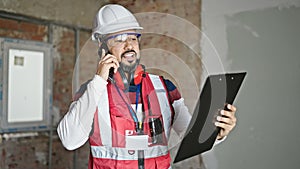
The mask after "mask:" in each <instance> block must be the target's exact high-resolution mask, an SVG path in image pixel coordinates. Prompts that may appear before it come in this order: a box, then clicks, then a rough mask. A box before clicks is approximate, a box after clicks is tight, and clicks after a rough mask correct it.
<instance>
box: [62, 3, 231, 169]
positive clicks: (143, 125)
mask: <svg viewBox="0 0 300 169" xmlns="http://www.w3.org/2000/svg"><path fill="white" fill-rule="evenodd" d="M141 29H142V27H140V25H139V23H138V22H137V21H136V19H135V17H134V16H133V15H132V13H130V12H129V11H128V10H127V9H125V8H124V7H122V6H120V5H106V6H104V7H102V8H101V9H100V10H99V12H98V13H97V15H96V18H95V23H94V29H93V35H92V38H93V40H96V41H98V43H99V52H98V53H99V56H100V61H99V63H98V66H97V70H96V74H95V76H94V78H93V79H92V80H90V81H89V82H88V83H87V85H85V86H83V87H82V88H81V90H80V91H79V92H78V94H77V95H76V98H75V99H74V102H73V103H72V104H71V105H70V109H69V111H68V112H67V114H66V115H65V117H64V118H63V119H62V120H61V122H60V123H59V125H58V128H57V132H58V135H59V137H60V139H61V141H62V143H63V145H64V146H65V147H66V148H67V149H69V150H74V149H76V148H78V147H80V146H82V145H83V144H84V143H85V142H86V141H87V140H89V143H90V146H91V153H90V159H89V169H95V168H97V169H116V168H117V169H119V168H122V169H123V168H125V169H135V168H137V169H144V168H145V169H158V168H159V169H167V168H171V164H170V163H171V157H170V153H169V150H168V138H169V135H170V130H171V127H172V129H174V130H175V131H176V132H178V133H182V132H184V131H185V129H186V127H187V125H188V123H189V121H190V118H191V116H190V114H189V113H188V110H187V107H186V106H185V105H184V102H183V98H181V96H180V93H179V92H178V90H177V88H176V87H175V86H174V84H173V83H172V82H170V81H169V80H165V79H163V77H160V76H156V75H151V74H148V73H147V72H145V71H144V67H143V66H142V65H140V64H139V61H140V48H139V40H140V36H141V34H140V32H139V31H140V30H141ZM227 107H228V109H229V110H228V111H225V110H222V111H221V114H222V116H218V117H217V119H216V121H217V122H216V126H218V127H220V128H221V131H220V133H219V135H218V137H217V139H218V140H222V139H224V137H225V136H227V135H228V133H229V132H230V131H231V130H232V129H233V128H234V126H235V123H236V118H235V115H234V114H235V111H236V108H235V107H234V106H232V105H227Z"/></svg>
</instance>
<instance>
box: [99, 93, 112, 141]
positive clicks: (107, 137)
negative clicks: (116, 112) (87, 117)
mask: <svg viewBox="0 0 300 169" xmlns="http://www.w3.org/2000/svg"><path fill="white" fill-rule="evenodd" d="M105 90H106V91H105V92H103V95H104V96H103V97H101V98H105V99H103V100H100V102H99V104H98V122H99V128H101V129H100V130H99V132H100V138H101V141H102V144H103V145H107V146H112V132H111V122H110V114H109V104H108V95H107V88H105Z"/></svg>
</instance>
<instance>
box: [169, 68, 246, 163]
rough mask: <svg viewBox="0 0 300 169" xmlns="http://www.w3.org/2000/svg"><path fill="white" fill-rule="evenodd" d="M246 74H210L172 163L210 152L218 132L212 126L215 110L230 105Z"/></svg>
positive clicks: (216, 111) (217, 129)
mask: <svg viewBox="0 0 300 169" xmlns="http://www.w3.org/2000/svg"><path fill="white" fill-rule="evenodd" d="M245 76H246V72H239V73H227V74H218V75H210V76H208V77H207V78H206V81H205V83H204V86H203V88H202V91H201V94H200V96H199V98H198V102H197V105H196V107H195V109H194V114H193V116H192V119H191V121H190V124H189V127H188V128H187V131H186V134H185V137H184V138H183V140H182V142H181V143H180V146H179V149H178V151H177V154H176V156H175V159H174V163H177V162H179V161H182V160H185V159H187V158H189V157H192V156H195V155H198V154H201V153H203V152H205V151H208V150H210V149H211V148H212V147H213V144H214V142H215V140H216V138H217V135H218V133H219V130H220V129H219V128H218V127H216V126H215V125H214V122H215V118H216V116H217V115H218V110H220V109H224V106H225V105H226V104H227V103H229V104H232V103H233V102H234V99H235V97H236V95H237V93H238V91H239V89H240V87H241V85H242V83H243V81H244V78H245Z"/></svg>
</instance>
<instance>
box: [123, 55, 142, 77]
mask: <svg viewBox="0 0 300 169" xmlns="http://www.w3.org/2000/svg"><path fill="white" fill-rule="evenodd" d="M128 52H134V53H135V57H136V60H135V61H133V62H134V63H130V65H128V64H125V63H123V62H122V61H121V62H120V67H121V68H122V69H123V71H124V72H126V73H132V72H134V71H135V69H136V67H137V66H138V64H139V63H140V58H139V57H138V54H137V53H136V52H135V51H134V50H130V51H126V52H124V53H123V54H122V55H121V58H123V57H125V56H124V55H125V54H126V53H128Z"/></svg>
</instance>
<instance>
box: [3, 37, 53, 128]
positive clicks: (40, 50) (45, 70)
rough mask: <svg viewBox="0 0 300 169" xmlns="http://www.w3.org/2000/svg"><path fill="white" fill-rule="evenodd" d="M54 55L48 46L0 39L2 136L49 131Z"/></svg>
mask: <svg viewBox="0 0 300 169" xmlns="http://www.w3.org/2000/svg"><path fill="white" fill-rule="evenodd" d="M51 51H52V46H51V45H50V44H48V43H43V42H35V41H28V40H20V39H11V38H0V133H8V132H9V133H11V132H19V131H38V130H46V129H48V128H49V127H50V126H49V125H50V117H51V115H50V114H51V110H52V74H53V69H52V66H53V59H52V55H51Z"/></svg>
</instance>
